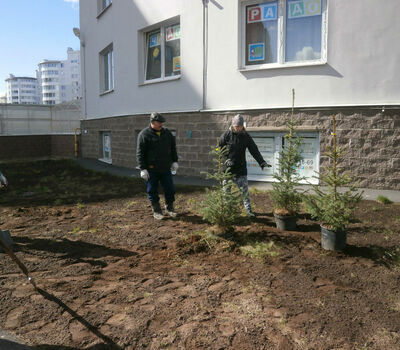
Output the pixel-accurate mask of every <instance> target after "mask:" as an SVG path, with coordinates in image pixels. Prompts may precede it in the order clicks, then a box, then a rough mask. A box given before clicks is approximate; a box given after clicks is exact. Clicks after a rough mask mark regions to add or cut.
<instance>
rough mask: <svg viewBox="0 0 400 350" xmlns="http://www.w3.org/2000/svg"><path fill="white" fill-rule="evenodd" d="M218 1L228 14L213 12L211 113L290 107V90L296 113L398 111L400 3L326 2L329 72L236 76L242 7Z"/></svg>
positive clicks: (290, 70)
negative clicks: (368, 108) (345, 108)
mask: <svg viewBox="0 0 400 350" xmlns="http://www.w3.org/2000/svg"><path fill="white" fill-rule="evenodd" d="M217 1H218V3H219V4H220V5H221V6H222V7H223V10H220V9H219V8H218V7H217V6H213V4H212V3H210V6H209V62H208V67H209V69H208V87H207V90H208V96H207V102H208V108H210V109H247V108H270V107H272V108H273V107H290V106H291V103H292V94H291V90H292V88H294V89H295V90H296V106H298V107H300V106H307V107H308V106H312V107H315V106H316V107H320V106H337V105H339V106H341V105H364V104H365V105H369V104H382V105H384V104H399V103H400V71H399V69H398V68H397V67H396V66H397V65H398V62H399V57H400V44H399V43H400V21H398V19H397V17H398V14H399V13H400V1H398V0H385V1H381V0H351V1H349V0H328V54H327V55H328V56H327V64H325V65H322V66H307V67H287V68H278V69H270V70H258V71H251V72H239V71H238V52H239V49H238V45H239V40H238V37H239V32H238V30H239V29H238V26H239V23H238V22H239V21H238V20H237V18H238V11H239V9H240V5H239V2H237V1H232V0H217ZM222 57H223V58H224V60H223V64H221V58H222ZM225 86H229V91H228V92H227V90H226V88H225Z"/></svg>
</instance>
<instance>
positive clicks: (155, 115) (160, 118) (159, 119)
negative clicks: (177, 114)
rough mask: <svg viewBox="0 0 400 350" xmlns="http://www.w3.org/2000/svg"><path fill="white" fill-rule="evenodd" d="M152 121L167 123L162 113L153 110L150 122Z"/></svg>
mask: <svg viewBox="0 0 400 350" xmlns="http://www.w3.org/2000/svg"><path fill="white" fill-rule="evenodd" d="M151 122H160V123H165V118H164V117H163V116H162V115H161V114H160V113H157V112H153V113H151V114H150V123H151Z"/></svg>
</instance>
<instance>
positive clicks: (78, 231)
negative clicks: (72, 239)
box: [68, 227, 81, 235]
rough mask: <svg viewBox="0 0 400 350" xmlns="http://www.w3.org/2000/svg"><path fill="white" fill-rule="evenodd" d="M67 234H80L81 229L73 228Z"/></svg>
mask: <svg viewBox="0 0 400 350" xmlns="http://www.w3.org/2000/svg"><path fill="white" fill-rule="evenodd" d="M68 233H70V234H72V235H76V234H78V233H81V228H80V227H75V228H74V229H72V231H69V232H68Z"/></svg>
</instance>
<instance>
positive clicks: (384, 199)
mask: <svg viewBox="0 0 400 350" xmlns="http://www.w3.org/2000/svg"><path fill="white" fill-rule="evenodd" d="M376 201H377V202H379V203H382V204H392V203H393V202H392V201H391V200H390V199H389V198H387V197H385V196H382V195H379V196H378V197H377V198H376Z"/></svg>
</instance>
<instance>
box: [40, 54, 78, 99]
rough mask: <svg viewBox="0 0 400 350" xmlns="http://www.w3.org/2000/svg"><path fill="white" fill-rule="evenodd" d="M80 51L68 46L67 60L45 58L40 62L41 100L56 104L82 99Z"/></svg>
mask: <svg viewBox="0 0 400 350" xmlns="http://www.w3.org/2000/svg"><path fill="white" fill-rule="evenodd" d="M80 74H81V73H80V53H79V50H73V49H71V48H68V50H67V59H66V60H62V61H59V60H43V61H42V62H40V63H39V64H38V79H39V85H40V91H41V101H42V103H43V104H45V105H55V104H59V103H63V102H67V101H72V100H76V99H80V98H81V97H82V96H81V83H80V81H81V79H80Z"/></svg>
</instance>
